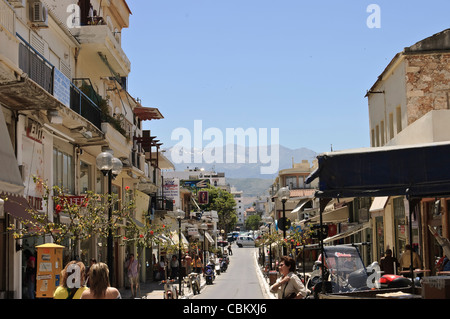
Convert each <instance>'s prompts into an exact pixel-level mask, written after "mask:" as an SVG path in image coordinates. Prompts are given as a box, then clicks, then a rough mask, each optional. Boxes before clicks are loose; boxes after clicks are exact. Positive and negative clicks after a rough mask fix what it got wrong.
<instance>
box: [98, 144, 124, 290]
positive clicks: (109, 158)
mask: <svg viewBox="0 0 450 319" xmlns="http://www.w3.org/2000/svg"><path fill="white" fill-rule="evenodd" d="M96 164H97V168H98V169H99V170H100V171H101V172H102V173H103V176H108V201H109V209H108V222H109V223H110V222H111V218H112V198H111V191H112V180H113V178H115V177H116V176H117V175H119V174H120V172H121V171H122V167H123V165H122V162H121V161H120V160H119V159H118V158H115V157H114V156H113V155H112V154H111V153H110V152H102V153H100V154H98V156H97V158H96ZM106 263H107V265H108V268H109V281H110V283H111V285H112V284H113V278H114V276H113V272H114V268H113V235H112V229H111V225H109V227H108V239H107V251H106Z"/></svg>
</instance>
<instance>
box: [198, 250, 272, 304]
mask: <svg viewBox="0 0 450 319" xmlns="http://www.w3.org/2000/svg"><path fill="white" fill-rule="evenodd" d="M256 253H257V249H256V248H248V247H247V248H238V247H237V246H236V245H233V255H232V256H230V264H229V267H228V269H227V271H226V272H225V273H221V274H220V275H216V279H215V280H214V282H213V284H212V285H206V286H205V287H204V289H202V292H201V294H199V295H197V296H194V297H193V298H192V299H264V295H263V292H262V290H261V282H260V279H259V276H258V273H257V272H258V271H259V270H258V269H257V265H256V261H255V254H256Z"/></svg>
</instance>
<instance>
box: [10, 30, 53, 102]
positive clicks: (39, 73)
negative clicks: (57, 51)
mask: <svg viewBox="0 0 450 319" xmlns="http://www.w3.org/2000/svg"><path fill="white" fill-rule="evenodd" d="M17 36H18V37H19V39H20V40H22V42H20V43H19V68H20V69H22V71H24V72H25V73H27V74H28V76H29V77H30V79H32V80H33V81H34V82H36V83H37V84H39V85H40V86H41V87H42V88H43V89H44V90H46V91H47V92H48V93H50V94H52V95H53V77H54V73H53V69H54V66H53V65H52V64H51V63H50V62H49V61H48V60H47V59H46V58H44V56H42V54H40V53H39V52H38V51H37V50H36V49H34V48H33V47H32V46H31V45H30V44H29V43H28V42H26V41H25V40H24V39H23V38H22V37H21V36H20V35H18V34H17Z"/></svg>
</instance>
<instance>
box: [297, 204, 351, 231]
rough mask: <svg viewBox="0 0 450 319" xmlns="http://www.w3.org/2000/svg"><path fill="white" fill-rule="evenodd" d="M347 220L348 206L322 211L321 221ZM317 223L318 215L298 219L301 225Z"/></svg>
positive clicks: (338, 221)
mask: <svg viewBox="0 0 450 319" xmlns="http://www.w3.org/2000/svg"><path fill="white" fill-rule="evenodd" d="M346 221H348V206H344V207H341V208H338V209H335V210H332V211H329V212H325V213H322V222H323V223H333V224H337V223H342V222H346ZM307 222H309V223H319V222H320V215H319V214H317V215H316V216H314V217H312V218H308V219H304V220H302V221H300V226H303V225H304V224H305V223H307Z"/></svg>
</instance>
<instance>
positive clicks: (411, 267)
mask: <svg viewBox="0 0 450 319" xmlns="http://www.w3.org/2000/svg"><path fill="white" fill-rule="evenodd" d="M407 192H409V189H408V190H407ZM407 198H408V206H409V246H410V247H411V251H410V263H411V264H410V266H409V268H410V276H411V282H412V285H411V292H412V293H413V294H414V289H415V288H414V267H413V259H414V258H413V251H414V250H413V238H412V237H413V234H412V211H413V209H414V208H415V207H414V206H415V202H413V201H412V200H411V198H410V196H409V195H407Z"/></svg>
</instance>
